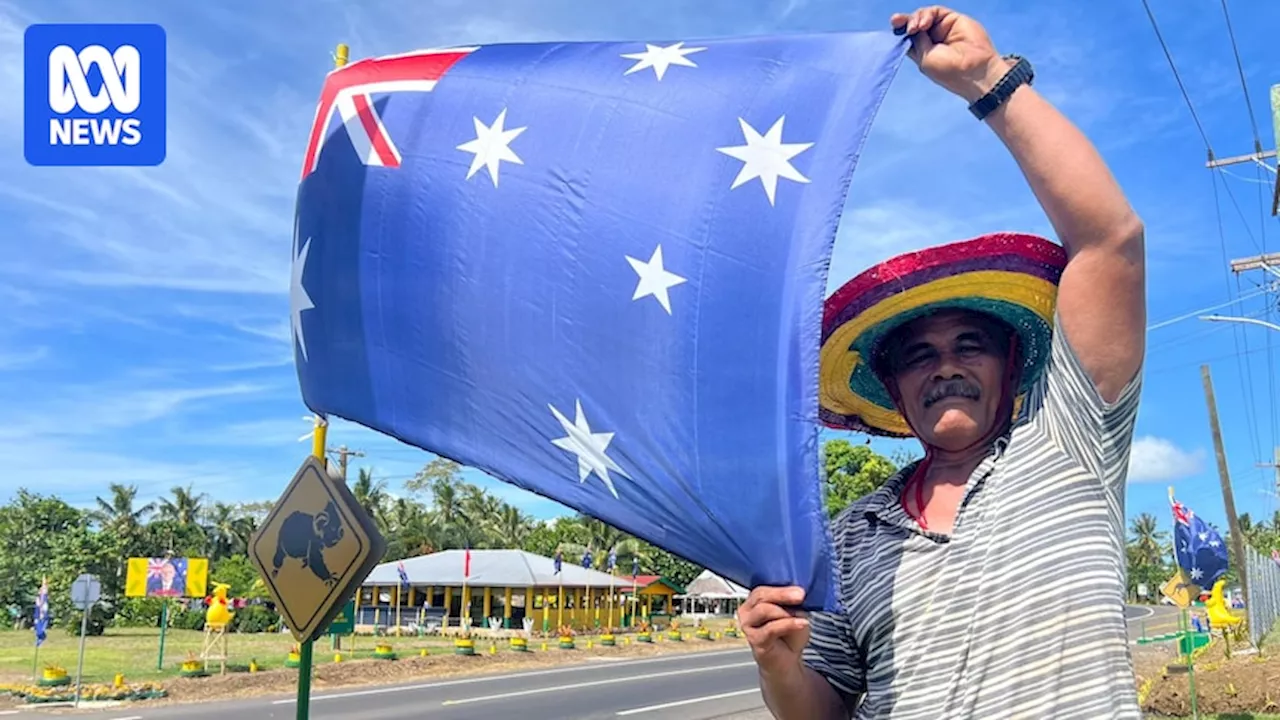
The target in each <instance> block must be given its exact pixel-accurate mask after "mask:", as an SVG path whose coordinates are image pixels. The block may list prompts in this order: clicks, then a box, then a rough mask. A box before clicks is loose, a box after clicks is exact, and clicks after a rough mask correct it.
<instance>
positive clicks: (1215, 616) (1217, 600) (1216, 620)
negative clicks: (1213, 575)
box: [1204, 580, 1244, 628]
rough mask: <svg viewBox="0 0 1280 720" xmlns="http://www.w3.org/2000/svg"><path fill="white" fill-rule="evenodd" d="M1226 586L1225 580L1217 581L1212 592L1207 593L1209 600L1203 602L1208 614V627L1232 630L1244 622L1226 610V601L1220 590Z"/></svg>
mask: <svg viewBox="0 0 1280 720" xmlns="http://www.w3.org/2000/svg"><path fill="white" fill-rule="evenodd" d="M1226 584H1227V581H1226V580H1219V581H1218V582H1216V583H1214V584H1213V591H1212V592H1210V593H1209V599H1208V600H1205V601H1204V608H1205V610H1207V611H1208V612H1209V627H1213V628H1234V627H1235V626H1237V625H1239V624H1240V623H1242V622H1244V619H1243V618H1240V617H1237V616H1236V615H1235V614H1234V613H1232V612H1231V611H1230V610H1229V609H1227V599H1226V597H1225V596H1224V595H1223V593H1222V589H1223V588H1224V587H1226Z"/></svg>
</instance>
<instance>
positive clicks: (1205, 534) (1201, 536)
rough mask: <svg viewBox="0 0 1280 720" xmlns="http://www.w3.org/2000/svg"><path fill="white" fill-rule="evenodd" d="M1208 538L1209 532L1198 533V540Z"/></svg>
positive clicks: (1201, 540)
mask: <svg viewBox="0 0 1280 720" xmlns="http://www.w3.org/2000/svg"><path fill="white" fill-rule="evenodd" d="M1208 539H1209V533H1200V542H1204V541H1205V540H1208Z"/></svg>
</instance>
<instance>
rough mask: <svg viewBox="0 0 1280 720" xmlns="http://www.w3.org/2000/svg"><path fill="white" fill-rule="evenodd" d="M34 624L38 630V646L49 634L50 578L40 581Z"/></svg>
mask: <svg viewBox="0 0 1280 720" xmlns="http://www.w3.org/2000/svg"><path fill="white" fill-rule="evenodd" d="M32 625H33V626H34V628H35V631H36V647H40V645H42V644H43V643H44V640H45V638H46V637H48V636H49V579H48V578H45V579H44V580H43V581H42V582H41V583H40V591H39V592H37V593H36V607H35V613H34V617H33V622H32Z"/></svg>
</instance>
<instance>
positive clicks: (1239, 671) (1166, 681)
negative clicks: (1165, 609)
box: [1139, 643, 1280, 717]
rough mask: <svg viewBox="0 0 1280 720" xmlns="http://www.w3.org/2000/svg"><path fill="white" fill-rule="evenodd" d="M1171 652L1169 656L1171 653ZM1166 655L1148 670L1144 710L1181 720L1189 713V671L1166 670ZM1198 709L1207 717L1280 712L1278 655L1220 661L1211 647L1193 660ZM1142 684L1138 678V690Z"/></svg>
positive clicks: (1216, 648) (1220, 656) (1219, 653)
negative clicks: (1224, 714)
mask: <svg viewBox="0 0 1280 720" xmlns="http://www.w3.org/2000/svg"><path fill="white" fill-rule="evenodd" d="M1171 654H1172V653H1170V655H1171ZM1175 661H1176V658H1172V657H1170V658H1169V659H1168V660H1166V661H1165V662H1164V663H1161V664H1159V666H1158V667H1156V668H1154V669H1148V671H1147V672H1148V678H1147V679H1149V680H1150V686H1149V687H1150V690H1149V692H1148V693H1147V695H1146V697H1145V699H1144V702H1143V703H1142V709H1143V710H1146V711H1147V712H1151V713H1155V714H1158V715H1164V716H1172V717H1185V716H1188V715H1190V714H1191V691H1190V683H1189V682H1188V677H1187V673H1185V672H1180V671H1178V670H1174V671H1172V672H1170V671H1169V669H1168V665H1170V664H1172V663H1175ZM1195 683H1196V697H1197V705H1198V709H1199V711H1200V713H1201V714H1205V713H1262V712H1268V713H1274V712H1278V711H1280V656H1277V655H1275V654H1273V653H1270V652H1269V653H1267V654H1266V655H1264V656H1261V657H1260V656H1258V655H1256V654H1254V655H1235V656H1233V657H1232V658H1231V659H1230V660H1227V659H1225V658H1224V657H1223V652H1222V649H1221V646H1220V645H1218V644H1217V643H1215V644H1214V645H1213V646H1211V647H1210V649H1209V651H1208V652H1206V653H1205V654H1204V655H1202V656H1201V657H1199V658H1197V660H1196V666H1195ZM1142 684H1143V680H1142V679H1140V680H1139V687H1140V688H1141V687H1142Z"/></svg>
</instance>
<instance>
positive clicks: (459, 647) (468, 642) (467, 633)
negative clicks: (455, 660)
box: [453, 622, 476, 655]
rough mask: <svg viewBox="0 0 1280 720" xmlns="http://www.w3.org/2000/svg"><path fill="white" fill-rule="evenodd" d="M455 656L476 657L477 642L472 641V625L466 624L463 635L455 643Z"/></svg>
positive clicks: (455, 639)
mask: <svg viewBox="0 0 1280 720" xmlns="http://www.w3.org/2000/svg"><path fill="white" fill-rule="evenodd" d="M453 654H454V655H475V654H476V641H475V640H472V639H471V623H467V622H464V623H463V626H462V633H461V634H460V635H458V637H456V638H454V641H453Z"/></svg>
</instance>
